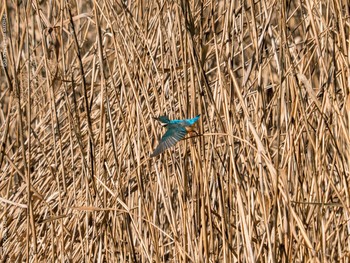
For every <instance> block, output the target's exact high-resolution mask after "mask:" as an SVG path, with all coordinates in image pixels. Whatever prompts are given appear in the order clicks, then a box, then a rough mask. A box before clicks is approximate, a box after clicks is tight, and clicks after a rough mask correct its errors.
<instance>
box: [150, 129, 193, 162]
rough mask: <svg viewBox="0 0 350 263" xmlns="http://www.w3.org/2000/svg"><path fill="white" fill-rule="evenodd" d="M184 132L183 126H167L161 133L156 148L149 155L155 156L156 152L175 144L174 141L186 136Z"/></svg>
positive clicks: (159, 152)
mask: <svg viewBox="0 0 350 263" xmlns="http://www.w3.org/2000/svg"><path fill="white" fill-rule="evenodd" d="M186 134H187V131H186V129H185V128H184V127H177V128H176V129H175V128H169V129H168V130H167V132H166V133H165V134H164V135H163V137H162V139H161V140H160V143H159V145H158V146H157V148H156V149H155V150H154V152H153V153H152V154H151V157H154V156H157V155H158V154H161V153H162V152H164V151H165V150H166V149H168V148H170V147H171V146H173V145H175V143H177V142H178V141H180V140H182V139H183V138H184V137H185V136H186Z"/></svg>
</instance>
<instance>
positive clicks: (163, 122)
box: [153, 116, 170, 126]
mask: <svg viewBox="0 0 350 263" xmlns="http://www.w3.org/2000/svg"><path fill="white" fill-rule="evenodd" d="M153 119H155V120H157V121H159V122H160V124H161V125H162V126H167V125H168V123H169V122H170V120H169V118H168V117H167V116H159V117H157V118H153Z"/></svg>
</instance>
